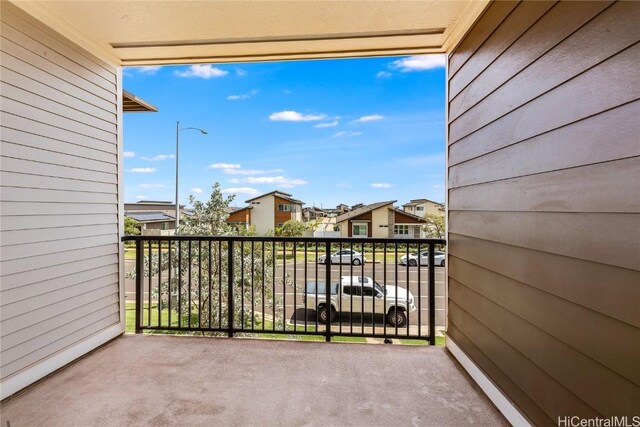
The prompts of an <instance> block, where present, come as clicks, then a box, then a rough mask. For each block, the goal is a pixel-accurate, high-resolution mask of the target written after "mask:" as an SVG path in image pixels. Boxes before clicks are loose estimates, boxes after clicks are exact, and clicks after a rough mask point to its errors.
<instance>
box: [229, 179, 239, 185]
mask: <svg viewBox="0 0 640 427" xmlns="http://www.w3.org/2000/svg"><path fill="white" fill-rule="evenodd" d="M229 182H230V183H232V184H238V183H239V182H240V180H239V179H238V178H231V179H230V180H229Z"/></svg>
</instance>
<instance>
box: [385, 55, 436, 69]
mask: <svg viewBox="0 0 640 427" xmlns="http://www.w3.org/2000/svg"><path fill="white" fill-rule="evenodd" d="M446 62H447V58H446V56H445V55H435V54H433V55H416V56H409V57H408V58H402V59H398V60H397V61H393V62H392V63H391V66H392V67H393V68H398V69H400V71H402V72H403V73H406V72H409V71H424V70H432V69H434V68H444V67H445V65H446Z"/></svg>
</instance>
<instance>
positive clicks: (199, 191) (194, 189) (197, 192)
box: [191, 187, 204, 194]
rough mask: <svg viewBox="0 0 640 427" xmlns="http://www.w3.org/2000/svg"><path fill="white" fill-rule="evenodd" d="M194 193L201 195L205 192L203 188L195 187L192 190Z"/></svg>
mask: <svg viewBox="0 0 640 427" xmlns="http://www.w3.org/2000/svg"><path fill="white" fill-rule="evenodd" d="M191 191H192V192H194V193H196V194H200V193H202V192H203V191H204V190H203V189H202V188H198V187H194V188H192V189H191Z"/></svg>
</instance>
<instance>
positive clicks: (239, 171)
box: [222, 169, 284, 175]
mask: <svg viewBox="0 0 640 427" xmlns="http://www.w3.org/2000/svg"><path fill="white" fill-rule="evenodd" d="M222 172H224V173H226V174H227V175H264V174H265V173H278V172H284V171H283V170H282V169H271V170H261V169H223V170H222Z"/></svg>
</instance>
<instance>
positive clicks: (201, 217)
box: [178, 182, 235, 236]
mask: <svg viewBox="0 0 640 427" xmlns="http://www.w3.org/2000/svg"><path fill="white" fill-rule="evenodd" d="M234 199H235V196H226V197H225V196H224V195H223V194H222V191H221V190H220V184H219V183H217V182H216V183H214V184H213V186H212V187H211V196H210V197H209V200H207V201H206V202H204V203H203V202H201V201H199V200H196V198H195V196H194V195H193V194H192V195H189V204H190V205H191V206H193V214H191V215H184V217H182V222H181V223H180V227H179V228H178V234H179V235H187V236H224V235H227V234H233V230H234V229H233V228H232V227H230V226H229V224H227V218H229V213H228V208H229V206H230V205H231V203H232V202H233V200H234Z"/></svg>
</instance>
